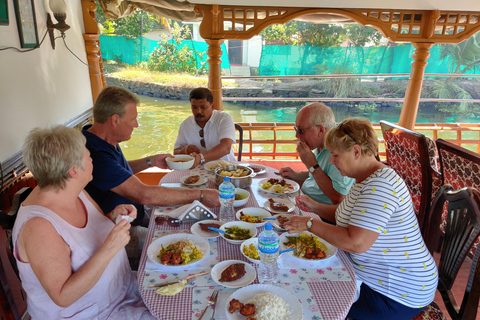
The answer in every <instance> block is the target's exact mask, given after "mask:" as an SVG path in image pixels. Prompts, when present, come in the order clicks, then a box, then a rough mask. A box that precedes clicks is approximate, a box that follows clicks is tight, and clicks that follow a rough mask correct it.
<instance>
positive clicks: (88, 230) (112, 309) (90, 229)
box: [13, 192, 154, 320]
mask: <svg viewBox="0 0 480 320" xmlns="http://www.w3.org/2000/svg"><path fill="white" fill-rule="evenodd" d="M79 199H80V200H81V201H82V202H83V205H84V207H85V211H86V212H87V224H86V226H85V227H83V228H77V227H74V226H72V225H70V224H69V223H67V222H66V221H65V220H63V219H62V218H60V217H59V216H58V215H57V214H55V213H54V212H53V211H51V210H49V209H47V208H45V207H42V206H37V205H30V206H21V208H20V210H19V211H18V215H17V219H16V222H15V225H14V227H13V243H14V254H15V259H16V260H17V265H18V270H19V273H20V278H21V280H22V286H23V289H24V290H25V292H26V293H27V306H28V309H27V310H28V313H29V314H30V315H31V316H32V319H42V320H43V319H154V317H153V316H152V315H151V314H150V313H149V312H148V310H147V309H146V307H145V305H144V303H143V301H142V299H141V297H140V294H139V291H138V287H137V281H136V278H135V276H134V275H133V274H132V271H131V270H130V265H129V263H128V259H127V254H126V252H125V249H122V250H120V251H119V252H118V253H117V254H116V255H115V257H113V259H112V260H111V261H110V263H109V264H108V266H107V268H106V269H105V271H104V272H103V274H102V276H101V277H100V279H99V280H98V282H97V283H96V284H95V286H93V288H92V289H90V291H88V292H87V293H86V294H85V295H84V296H82V297H81V298H80V299H78V300H77V301H75V302H74V303H73V304H72V305H70V306H69V307H67V308H62V307H59V306H58V305H56V304H55V303H54V302H53V301H52V299H50V297H49V296H48V294H47V292H46V291H45V290H44V288H43V287H42V285H41V283H40V281H39V280H38V278H37V276H36V275H35V273H34V272H33V270H32V268H31V266H30V264H29V263H25V262H22V261H20V260H19V258H18V252H17V250H18V249H17V240H18V235H19V233H20V230H21V229H22V227H23V226H24V225H25V223H26V222H27V221H28V220H29V219H31V218H34V217H40V218H43V219H45V220H48V221H49V222H50V223H51V224H52V226H53V227H54V228H55V230H56V231H57V232H58V234H59V235H60V236H61V237H62V238H63V240H64V241H65V243H67V245H68V246H69V247H70V251H71V266H72V271H73V272H76V271H77V270H78V269H79V268H80V267H81V266H82V265H83V264H84V263H85V262H87V260H88V259H90V258H91V257H92V256H93V254H94V253H95V252H96V251H97V250H98V249H99V248H100V246H101V245H102V244H103V243H104V242H105V239H106V238H107V236H108V234H109V233H110V231H111V230H112V229H113V227H114V226H115V225H114V224H113V222H112V221H111V220H110V219H108V218H107V217H105V216H104V215H103V214H102V213H101V212H99V211H98V210H97V209H96V208H95V206H94V205H93V204H92V203H91V202H90V201H89V200H88V199H87V198H86V196H85V194H84V192H82V193H80V195H79ZM53 272H54V270H53Z"/></svg>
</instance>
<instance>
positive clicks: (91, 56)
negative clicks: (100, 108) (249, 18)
mask: <svg viewBox="0 0 480 320" xmlns="http://www.w3.org/2000/svg"><path fill="white" fill-rule="evenodd" d="M82 9H83V23H84V26H85V34H84V35H83V39H84V40H85V50H86V52H87V61H88V64H89V65H90V66H92V67H93V68H94V69H95V70H93V69H92V68H88V69H89V72H90V84H91V88H92V98H93V102H94V103H95V100H97V97H98V95H99V94H100V91H102V90H103V88H104V87H105V86H106V81H105V76H104V75H103V63H102V54H101V52H100V41H99V39H100V30H98V26H97V21H96V20H95V10H96V9H97V5H96V4H95V2H93V1H92V0H82Z"/></svg>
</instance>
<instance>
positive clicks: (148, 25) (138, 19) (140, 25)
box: [95, 6, 160, 39]
mask: <svg viewBox="0 0 480 320" xmlns="http://www.w3.org/2000/svg"><path fill="white" fill-rule="evenodd" d="M95 18H96V20H97V22H98V24H99V27H100V32H101V33H102V34H116V35H117V36H124V37H127V38H129V39H134V38H138V37H140V36H142V35H143V34H144V33H147V32H150V31H152V30H153V29H154V28H156V27H158V23H159V22H160V20H159V18H158V17H157V16H155V15H153V14H151V13H148V12H146V11H143V10H140V9H137V10H135V11H134V12H133V13H132V14H130V15H128V16H126V17H123V18H120V19H117V20H114V21H112V20H109V19H107V17H106V16H105V14H104V13H103V11H102V9H100V6H97V11H96V12H95Z"/></svg>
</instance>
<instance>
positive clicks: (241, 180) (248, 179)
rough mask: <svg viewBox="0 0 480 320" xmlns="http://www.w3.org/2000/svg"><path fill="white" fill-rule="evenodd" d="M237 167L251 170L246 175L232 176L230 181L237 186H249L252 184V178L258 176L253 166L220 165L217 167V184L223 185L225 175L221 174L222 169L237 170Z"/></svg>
mask: <svg viewBox="0 0 480 320" xmlns="http://www.w3.org/2000/svg"><path fill="white" fill-rule="evenodd" d="M237 169H244V170H247V171H248V172H249V174H248V175H246V176H244V177H230V182H231V183H232V184H233V185H234V186H235V188H248V187H250V186H251V185H252V178H253V177H255V176H256V174H255V173H254V172H253V169H252V168H249V167H245V166H240V165H236V164H232V165H229V166H224V167H218V168H216V169H215V183H216V185H217V186H219V185H221V184H222V182H223V178H224V176H221V175H220V172H222V171H235V170H237Z"/></svg>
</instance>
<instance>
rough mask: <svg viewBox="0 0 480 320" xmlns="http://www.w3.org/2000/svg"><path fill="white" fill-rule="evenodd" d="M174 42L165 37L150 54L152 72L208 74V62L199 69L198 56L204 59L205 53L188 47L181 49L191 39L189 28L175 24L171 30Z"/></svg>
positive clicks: (149, 64) (203, 63)
mask: <svg viewBox="0 0 480 320" xmlns="http://www.w3.org/2000/svg"><path fill="white" fill-rule="evenodd" d="M171 33H172V37H173V39H172V41H168V40H167V38H166V37H165V35H164V37H163V40H161V41H160V42H159V43H158V44H159V47H157V48H155V49H154V51H153V52H152V53H151V54H150V59H149V63H148V66H149V68H150V69H151V70H155V71H166V72H187V73H191V74H204V73H206V61H204V62H202V63H201V66H200V67H197V60H196V56H198V57H200V59H202V58H203V55H204V54H205V52H198V51H196V50H192V49H190V48H188V47H180V45H181V43H182V41H183V40H185V39H188V38H190V37H191V31H190V29H189V28H188V27H186V26H182V27H180V26H179V24H178V23H177V22H175V23H174V24H173V28H172V30H171Z"/></svg>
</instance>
